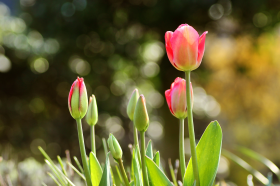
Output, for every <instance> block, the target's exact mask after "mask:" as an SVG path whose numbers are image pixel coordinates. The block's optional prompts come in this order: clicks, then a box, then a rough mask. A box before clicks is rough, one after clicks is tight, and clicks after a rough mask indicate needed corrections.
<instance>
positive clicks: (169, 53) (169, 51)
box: [165, 31, 173, 64]
mask: <svg viewBox="0 0 280 186" xmlns="http://www.w3.org/2000/svg"><path fill="white" fill-rule="evenodd" d="M172 35H173V32H170V31H167V32H166V33H165V47H166V52H167V56H168V59H169V61H170V62H171V64H173V51H172V48H171V43H170V39H171V38H172Z"/></svg>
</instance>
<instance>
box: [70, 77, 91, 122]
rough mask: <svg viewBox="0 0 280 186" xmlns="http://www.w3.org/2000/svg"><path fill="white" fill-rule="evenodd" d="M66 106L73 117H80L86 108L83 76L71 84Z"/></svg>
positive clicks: (83, 114) (84, 113)
mask: <svg viewBox="0 0 280 186" xmlns="http://www.w3.org/2000/svg"><path fill="white" fill-rule="evenodd" d="M68 107H69V111H70V114H71V116H72V117H73V118H74V119H82V118H83V117H84V116H85V115H86V113H87V109H88V97H87V89H86V86H85V83H84V79H83V78H79V77H78V78H77V79H76V80H75V81H74V83H73V84H72V86H71V89H70V92H69V97H68Z"/></svg>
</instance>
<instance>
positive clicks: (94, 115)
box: [86, 94, 98, 126]
mask: <svg viewBox="0 0 280 186" xmlns="http://www.w3.org/2000/svg"><path fill="white" fill-rule="evenodd" d="M86 121H87V123H88V124H89V125H91V126H93V125H95V124H96V123H97V121H98V110H97V104H96V99H95V96H94V95H93V94H92V96H91V97H90V98H89V105H88V111H87V115H86Z"/></svg>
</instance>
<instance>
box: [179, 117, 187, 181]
mask: <svg viewBox="0 0 280 186" xmlns="http://www.w3.org/2000/svg"><path fill="white" fill-rule="evenodd" d="M179 153H180V167H181V175H182V179H183V178H184V176H185V172H186V160H185V149H184V119H180V135H179Z"/></svg>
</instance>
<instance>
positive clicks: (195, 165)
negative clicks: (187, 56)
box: [185, 71, 200, 186]
mask: <svg viewBox="0 0 280 186" xmlns="http://www.w3.org/2000/svg"><path fill="white" fill-rule="evenodd" d="M185 74H186V92H187V110H188V128H189V137H190V146H191V154H192V165H193V173H194V179H195V180H196V185H197V186H199V184H200V183H199V173H198V161H197V155H196V144H195V134H194V127H193V115H192V98H191V86H190V83H191V71H186V72H185Z"/></svg>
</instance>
